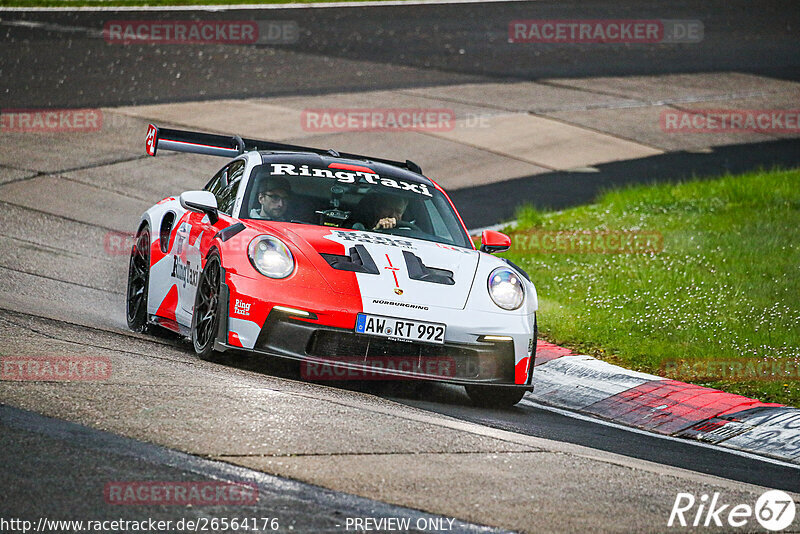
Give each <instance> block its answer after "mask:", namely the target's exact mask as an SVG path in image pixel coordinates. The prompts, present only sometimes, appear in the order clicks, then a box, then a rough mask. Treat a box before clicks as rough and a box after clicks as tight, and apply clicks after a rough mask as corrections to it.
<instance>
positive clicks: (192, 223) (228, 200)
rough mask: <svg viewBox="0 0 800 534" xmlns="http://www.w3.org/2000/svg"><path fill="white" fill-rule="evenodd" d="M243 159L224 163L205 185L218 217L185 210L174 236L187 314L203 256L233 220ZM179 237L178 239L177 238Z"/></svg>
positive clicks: (190, 310) (176, 267)
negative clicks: (214, 220) (220, 231)
mask: <svg viewBox="0 0 800 534" xmlns="http://www.w3.org/2000/svg"><path fill="white" fill-rule="evenodd" d="M244 167H245V162H244V161H243V160H236V161H233V162H231V163H230V164H228V165H226V166H225V167H223V168H222V169H221V170H220V171H219V172H218V173H217V174H216V175H215V176H214V178H213V179H212V180H211V181H210V182H209V183H208V185H206V187H205V189H206V190H207V191H211V192H212V193H213V194H214V197H215V198H216V199H217V209H218V211H219V220H218V221H217V222H216V223H214V224H211V221H210V219H209V217H208V215H206V214H204V213H196V212H192V211H190V212H188V213H187V214H186V217H185V219H184V220H183V222H182V224H181V226H180V227H179V228H178V232H177V236H176V246H177V248H176V251H177V252H178V253H177V254H176V259H175V267H174V268H175V269H177V270H179V271H181V272H179V273H178V276H177V277H176V278H178V280H179V283H178V294H179V295H180V299H179V300H180V302H181V306H182V308H183V311H184V312H185V313H187V314H188V315H189V320H190V319H191V314H192V312H193V309H194V299H195V294H196V292H197V282H198V281H199V279H200V272H201V270H202V263H203V258H204V256H205V251H207V250H208V248H209V246H210V242H211V240H212V239H213V238H214V235H216V233H217V232H218V231H219V230H222V229H223V228H226V227H227V226H229V225H230V224H232V223H233V220H232V219H231V213H232V211H233V207H234V204H235V203H236V195H237V193H238V191H239V185H240V184H241V181H242V176H243V175H244ZM178 239H180V240H181V241H180V242H178V241H177V240H178Z"/></svg>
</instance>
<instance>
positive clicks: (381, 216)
mask: <svg viewBox="0 0 800 534" xmlns="http://www.w3.org/2000/svg"><path fill="white" fill-rule="evenodd" d="M241 218H243V219H264V220H273V221H286V222H294V223H303V224H315V225H322V226H333V227H339V228H352V229H355V230H366V231H373V232H380V233H386V234H393V235H402V236H406V237H414V238H417V239H424V240H428V241H435V242H437V243H446V244H449V245H455V246H459V247H466V248H472V247H471V245H470V242H469V237H468V236H467V235H466V233H465V232H464V229H463V227H462V226H461V223H460V222H459V220H458V217H457V215H456V214H455V212H454V211H453V208H452V206H451V205H450V202H449V201H448V200H447V198H446V197H445V196H444V195H443V194H442V193H441V192H440V191H439V190H437V189H435V188H432V187H429V186H427V185H426V184H420V183H414V182H409V181H407V180H403V179H402V178H396V177H388V176H382V175H378V174H376V173H375V172H374V171H372V170H371V169H368V168H367V167H361V166H356V165H347V164H337V163H333V164H331V165H330V166H329V167H328V168H315V167H313V166H309V165H300V164H297V163H275V162H269V163H264V164H263V165H259V166H258V167H255V168H254V169H253V171H252V179H251V180H250V181H249V184H248V187H247V191H246V193H245V197H244V199H243V202H242V211H241Z"/></svg>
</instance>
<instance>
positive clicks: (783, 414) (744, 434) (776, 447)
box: [531, 341, 800, 465]
mask: <svg viewBox="0 0 800 534" xmlns="http://www.w3.org/2000/svg"><path fill="white" fill-rule="evenodd" d="M535 366H536V369H535V371H534V373H533V377H534V379H533V380H534V390H533V393H532V394H531V398H533V399H534V400H536V401H537V402H540V403H542V404H546V405H550V406H555V407H558V408H564V409H567V410H572V411H576V412H579V413H583V414H587V415H590V416H594V417H598V418H601V419H605V420H608V421H613V422H615V423H618V424H621V425H626V426H630V427H634V428H638V429H642V430H645V431H649V432H655V433H657V434H662V435H668V436H674V437H678V438H689V439H696V440H700V441H703V442H707V443H712V444H715V445H718V446H721V447H727V448H730V449H736V450H739V451H745V452H750V453H753V454H757V455H761V456H768V457H771V458H775V459H778V460H783V461H787V462H790V463H793V464H798V465H800V409H797V408H790V407H787V406H783V405H781V404H770V403H764V402H761V401H758V400H755V399H751V398H748V397H743V396H741V395H733V394H731V393H725V392H724V391H720V390H717V389H711V388H706V387H702V386H697V385H694V384H686V383H684V382H678V381H676V380H670V379H667V378H663V377H660V376H655V375H650V374H646V373H639V372H636V371H630V370H628V369H624V368H622V367H618V366H616V365H611V364H610V363H607V362H604V361H601V360H598V359H596V358H592V357H591V356H581V355H578V354H573V353H572V352H571V351H570V350H569V349H565V348H563V347H559V346H557V345H553V344H551V343H547V342H544V341H539V343H538V346H537V350H536V362H535Z"/></svg>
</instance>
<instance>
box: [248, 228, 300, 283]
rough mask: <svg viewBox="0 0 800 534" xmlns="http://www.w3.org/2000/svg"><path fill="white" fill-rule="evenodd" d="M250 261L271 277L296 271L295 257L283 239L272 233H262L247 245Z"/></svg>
mask: <svg viewBox="0 0 800 534" xmlns="http://www.w3.org/2000/svg"><path fill="white" fill-rule="evenodd" d="M247 253H248V254H249V255H250V263H252V264H253V267H255V269H256V270H257V271H258V272H260V273H261V274H263V275H264V276H268V277H270V278H286V277H287V276H289V275H290V274H292V271H294V257H293V256H292V252H291V251H290V250H289V247H287V246H286V245H284V244H283V241H281V240H280V239H278V238H277V237H272V236H271V235H260V236H258V237H256V238H255V239H253V240H252V241H250V246H248V247H247Z"/></svg>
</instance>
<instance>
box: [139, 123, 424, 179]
mask: <svg viewBox="0 0 800 534" xmlns="http://www.w3.org/2000/svg"><path fill="white" fill-rule="evenodd" d="M159 149H160V150H172V151H175V152H191V153H192V154H206V155H209V156H224V157H229V158H233V157H236V156H238V155H239V154H242V153H244V152H249V151H251V150H268V151H279V152H311V153H312V154H319V155H322V156H333V157H336V158H347V159H358V160H368V161H375V162H378V163H385V164H387V165H394V166H396V167H401V168H404V169H408V170H409V171H411V172H415V173H417V174H422V169H421V168H420V166H419V165H417V164H416V163H414V162H413V161H410V160H406V161H405V162H402V161H392V160H389V159H382V158H373V157H370V156H362V155H359V154H348V153H347V152H337V151H335V150H333V149H329V150H325V149H322V148H311V147H306V146H299V145H287V144H285V143H276V142H274V141H259V140H258V139H246V138H243V137H239V136H238V135H218V134H209V133H201V132H190V131H186V130H170V129H168V128H159V127H158V126H156V125H155V124H151V125H150V127H149V128H148V130H147V138H146V139H145V150H146V151H147V154H148V155H149V156H155V155H156V153H157V152H158V150H159Z"/></svg>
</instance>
